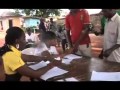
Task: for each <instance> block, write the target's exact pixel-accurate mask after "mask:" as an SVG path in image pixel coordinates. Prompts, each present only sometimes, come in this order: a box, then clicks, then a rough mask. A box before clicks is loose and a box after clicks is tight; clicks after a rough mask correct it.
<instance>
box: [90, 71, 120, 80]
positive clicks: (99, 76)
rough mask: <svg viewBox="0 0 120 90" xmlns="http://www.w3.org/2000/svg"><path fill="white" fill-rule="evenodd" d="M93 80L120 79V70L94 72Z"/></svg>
mask: <svg viewBox="0 0 120 90" xmlns="http://www.w3.org/2000/svg"><path fill="white" fill-rule="evenodd" d="M91 81H120V72H96V71H93V72H92V76H91Z"/></svg>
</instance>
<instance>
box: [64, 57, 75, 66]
mask: <svg viewBox="0 0 120 90" xmlns="http://www.w3.org/2000/svg"><path fill="white" fill-rule="evenodd" d="M72 60H73V59H65V58H63V59H62V63H64V64H66V65H69V64H70V62H71V61H72Z"/></svg>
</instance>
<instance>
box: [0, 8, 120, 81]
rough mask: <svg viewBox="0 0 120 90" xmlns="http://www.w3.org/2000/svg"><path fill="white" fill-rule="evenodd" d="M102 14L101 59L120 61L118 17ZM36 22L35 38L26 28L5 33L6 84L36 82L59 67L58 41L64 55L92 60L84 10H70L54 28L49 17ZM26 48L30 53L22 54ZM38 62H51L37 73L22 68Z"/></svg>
mask: <svg viewBox="0 0 120 90" xmlns="http://www.w3.org/2000/svg"><path fill="white" fill-rule="evenodd" d="M102 13H103V16H104V18H105V24H104V28H103V29H104V44H103V51H102V57H103V58H104V59H106V60H108V61H114V62H120V16H119V15H118V13H117V12H116V10H115V9H102ZM40 21H41V22H40V24H39V33H40V34H37V35H35V34H33V33H32V32H31V30H30V29H27V30H26V31H27V32H26V33H25V32H24V31H23V30H22V29H21V28H19V27H11V28H9V29H8V30H7V32H6V36H5V44H4V46H3V47H1V48H0V56H1V57H2V60H3V65H4V71H5V76H6V78H5V80H6V81H20V78H21V76H22V75H24V76H28V77H30V78H37V79H40V78H39V77H40V76H41V75H43V74H44V73H45V72H46V71H48V70H49V69H50V68H52V67H54V66H55V65H57V66H58V65H60V64H61V61H57V60H55V57H57V56H59V52H58V51H57V49H56V45H57V44H58V46H60V42H61V45H62V49H63V53H64V52H65V51H66V49H68V50H69V52H68V54H69V53H73V54H78V55H82V56H85V57H92V54H91V53H92V52H91V51H92V50H91V41H90V37H89V32H90V31H91V30H94V28H91V22H90V15H89V14H88V12H87V10H85V9H70V13H69V14H68V15H67V16H66V18H65V25H64V27H61V26H57V24H56V22H54V21H53V18H50V22H49V24H47V25H46V24H45V19H43V18H42V19H41V20H40ZM101 32H103V30H101ZM98 33H100V32H98ZM28 49H29V52H32V54H26V53H25V52H26V51H27V50H28ZM21 51H22V52H21ZM41 60H45V61H46V60H49V61H50V62H51V63H50V64H48V65H47V66H46V67H44V69H39V70H38V71H34V70H32V69H30V68H29V67H28V66H27V65H26V62H40V61H41Z"/></svg>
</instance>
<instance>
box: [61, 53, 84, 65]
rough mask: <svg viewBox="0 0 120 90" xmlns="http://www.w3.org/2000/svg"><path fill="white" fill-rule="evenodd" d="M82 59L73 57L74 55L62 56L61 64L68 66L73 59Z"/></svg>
mask: <svg viewBox="0 0 120 90" xmlns="http://www.w3.org/2000/svg"><path fill="white" fill-rule="evenodd" d="M80 58H82V56H77V55H74V54H69V55H66V56H64V58H63V59H62V63H65V64H70V62H71V61H72V60H74V59H80Z"/></svg>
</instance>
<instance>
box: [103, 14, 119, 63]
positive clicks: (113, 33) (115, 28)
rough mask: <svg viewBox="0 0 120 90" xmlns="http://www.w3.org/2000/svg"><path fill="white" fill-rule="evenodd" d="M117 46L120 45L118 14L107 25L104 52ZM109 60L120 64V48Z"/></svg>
mask: <svg viewBox="0 0 120 90" xmlns="http://www.w3.org/2000/svg"><path fill="white" fill-rule="evenodd" d="M115 44H120V16H119V15H118V14H117V13H116V14H115V15H114V16H113V17H112V18H111V20H110V21H108V22H107V23H106V24H105V33H104V51H105V50H107V49H110V48H111V47H113V46H114V45H115ZM107 59H108V60H110V61H117V62H120V48H117V49H116V50H114V51H113V52H112V53H111V54H110V56H109V57H108V58H107Z"/></svg>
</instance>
